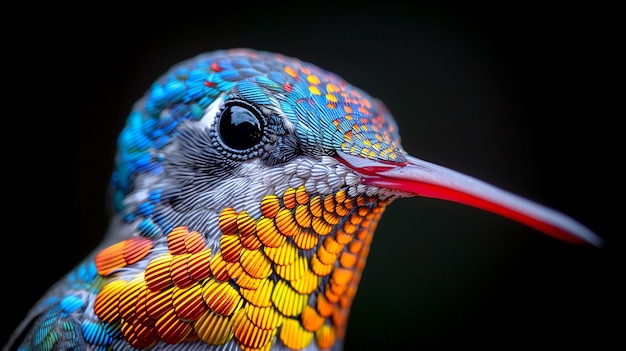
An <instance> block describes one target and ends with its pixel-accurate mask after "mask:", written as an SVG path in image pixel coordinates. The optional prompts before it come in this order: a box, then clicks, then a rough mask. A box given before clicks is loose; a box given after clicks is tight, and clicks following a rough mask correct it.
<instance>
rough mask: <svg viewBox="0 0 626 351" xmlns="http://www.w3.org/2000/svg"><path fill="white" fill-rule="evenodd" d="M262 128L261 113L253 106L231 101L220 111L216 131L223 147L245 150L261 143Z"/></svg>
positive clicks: (243, 102)
mask: <svg viewBox="0 0 626 351" xmlns="http://www.w3.org/2000/svg"><path fill="white" fill-rule="evenodd" d="M264 127H265V125H264V123H263V117H262V115H261V112H260V111H259V110H258V109H257V108H256V107H255V106H254V105H252V104H250V103H248V102H246V101H243V100H231V101H228V102H226V104H225V105H224V107H223V109H222V112H221V114H220V121H219V129H218V131H219V135H220V137H221V139H222V142H223V143H224V145H225V146H227V147H229V148H232V149H234V150H247V149H250V148H252V147H254V146H255V145H257V144H258V143H259V142H261V139H262V138H263V128H264Z"/></svg>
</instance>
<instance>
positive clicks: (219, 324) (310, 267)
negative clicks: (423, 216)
mask: <svg viewBox="0 0 626 351" xmlns="http://www.w3.org/2000/svg"><path fill="white" fill-rule="evenodd" d="M391 201H392V199H391V198H386V199H380V198H378V197H376V196H366V195H361V196H356V197H352V196H349V195H348V192H347V191H346V190H339V191H337V192H335V193H331V194H328V195H311V194H309V193H308V192H307V191H306V189H305V187H304V186H300V187H298V188H288V189H287V190H286V191H285V192H284V193H283V194H282V195H267V196H265V197H263V198H262V200H261V203H260V209H261V215H260V216H259V217H258V218H253V217H252V216H250V215H249V214H248V213H247V212H246V211H245V210H242V211H239V212H238V211H236V210H235V209H233V208H224V209H223V210H222V211H221V213H220V214H219V216H218V219H217V223H215V225H216V226H219V231H220V232H221V237H220V238H219V247H218V248H216V247H215V246H213V247H211V246H209V245H208V244H207V240H206V238H205V235H204V233H199V232H198V231H193V230H189V229H188V227H187V226H185V225H178V226H174V227H173V229H172V230H171V231H170V232H169V233H168V234H167V250H160V251H159V253H158V254H155V252H153V251H154V248H155V241H154V240H155V239H153V238H149V237H145V236H141V235H137V236H134V237H132V238H130V239H127V240H125V241H122V242H120V243H117V244H114V245H112V246H109V247H107V248H105V249H103V250H101V251H100V252H99V253H98V254H97V255H96V257H95V259H94V263H95V265H96V268H97V270H98V272H99V274H100V275H102V276H103V277H105V279H106V283H105V284H104V286H103V287H102V290H101V291H100V292H99V294H98V295H97V297H96V299H95V302H94V311H95V313H96V315H97V316H98V318H99V319H100V320H101V321H102V322H103V323H104V324H105V325H106V330H107V333H108V334H109V337H112V338H118V339H120V340H121V339H124V340H126V341H127V342H128V343H130V344H131V345H132V346H134V347H136V348H148V347H151V346H153V345H155V344H156V343H158V342H160V341H164V342H165V343H168V344H178V343H182V342H191V343H205V344H210V345H224V344H227V343H235V344H238V346H240V347H241V348H242V349H245V350H268V349H269V348H270V346H271V345H272V344H275V343H276V342H280V343H282V344H284V345H285V346H287V347H288V348H290V349H294V350H300V349H304V348H307V347H309V348H312V349H328V348H331V347H332V346H333V345H335V344H336V343H338V342H339V343H340V342H341V340H343V339H344V336H345V332H346V323H347V320H348V314H349V310H350V306H351V304H352V300H353V298H354V296H355V294H356V291H357V288H358V284H359V281H360V278H361V274H362V271H363V268H364V266H365V262H366V259H367V255H368V253H369V248H370V244H371V241H372V238H373V234H374V231H375V229H376V226H377V224H378V221H379V219H380V218H381V215H382V214H383V212H384V209H385V207H386V206H387V205H388V204H389V203H390V202H391ZM161 251H163V252H161ZM149 254H150V257H154V258H151V260H150V262H149V263H148V264H147V266H145V269H142V271H141V272H140V273H138V274H136V276H135V277H134V278H132V279H130V280H129V279H127V278H125V279H120V278H117V277H116V274H115V272H116V271H118V270H119V269H122V268H124V267H132V265H133V264H134V263H137V262H139V261H140V260H142V259H145V258H146V257H147V256H148V255H149Z"/></svg>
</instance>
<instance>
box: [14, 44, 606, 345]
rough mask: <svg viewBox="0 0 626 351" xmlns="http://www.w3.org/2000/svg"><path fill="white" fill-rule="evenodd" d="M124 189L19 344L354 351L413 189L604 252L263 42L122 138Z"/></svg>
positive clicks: (148, 98) (192, 83) (361, 95)
mask: <svg viewBox="0 0 626 351" xmlns="http://www.w3.org/2000/svg"><path fill="white" fill-rule="evenodd" d="M450 172H451V171H450ZM111 191H112V193H111V194H112V197H113V206H114V216H113V218H112V219H111V224H110V229H109V232H108V234H107V235H106V237H105V238H104V241H103V243H102V244H101V246H100V247H98V248H97V249H96V250H95V251H94V252H93V254H92V255H91V256H90V257H88V258H87V259H86V260H85V261H83V262H82V263H81V264H79V265H78V266H77V268H76V269H75V270H73V271H72V272H70V273H69V274H68V275H67V276H66V277H65V278H64V279H63V280H61V281H60V282H59V283H58V284H56V285H55V286H53V287H52V289H51V290H50V291H49V292H48V293H47V294H46V295H45V296H44V297H43V298H42V300H41V301H40V302H39V303H38V304H37V305H36V306H35V307H34V308H33V310H32V311H31V312H30V313H29V315H28V317H27V319H26V320H25V321H24V322H23V323H22V324H21V325H20V327H18V329H17V331H16V333H15V334H14V339H13V340H11V342H16V341H23V344H22V345H21V346H20V347H19V349H21V350H52V349H71V348H76V349H93V350H108V349H114V350H133V349H136V348H151V349H152V350H174V349H177V350H178V349H180V350H190V349H195V348H203V349H209V350H211V349H212V350H236V349H243V350H270V349H272V350H274V349H277V350H280V349H284V350H327V349H333V350H339V349H341V347H342V340H343V338H344V335H345V332H346V322H347V319H348V314H349V310H350V306H351V302H352V299H353V298H354V296H355V294H356V291H357V287H358V283H359V280H360V277H361V274H362V271H363V268H364V266H365V262H366V259H367V254H368V252H369V246H370V243H371V241H372V237H373V233H374V231H375V229H376V225H377V223H378V220H379V219H380V217H381V215H382V213H383V212H384V210H385V208H386V206H387V205H388V204H389V203H390V202H392V201H393V200H394V199H396V198H399V197H407V196H415V195H423V196H429V197H439V198H444V199H447V200H452V201H458V202H462V203H466V204H469V205H472V206H477V207H481V208H484V209H487V210H490V211H493V212H496V213H499V214H502V215H505V216H509V217H511V218H513V219H516V220H520V221H522V222H524V223H526V224H528V225H531V226H533V227H535V228H537V229H539V230H542V231H544V232H546V233H547V234H551V235H554V236H556V237H559V238H563V239H569V240H572V241H575V242H589V243H592V244H596V245H599V244H601V240H600V239H599V238H597V237H596V236H595V234H593V233H592V232H591V231H589V230H588V229H587V228H585V227H583V226H582V225H580V224H579V223H577V222H575V221H573V220H572V219H570V218H568V217H565V216H564V215H562V214H560V213H557V212H555V211H553V210H550V209H547V208H544V207H542V206H540V205H537V204H534V203H531V202H529V201H527V200H524V199H521V198H518V197H515V196H514V195H512V194H508V193H505V192H503V191H501V190H499V189H495V188H493V187H491V186H489V185H486V184H484V183H482V182H480V181H477V180H474V179H471V178H467V177H463V176H462V175H459V174H456V173H448V170H446V169H444V168H442V167H439V166H435V165H432V164H429V163H427V162H424V161H421V160H418V159H416V158H414V157H412V156H409V155H408V154H407V153H406V152H405V151H404V150H403V149H402V147H401V145H400V137H399V133H398V127H397V126H396V124H395V121H394V120H393V117H392V116H391V115H390V114H389V112H388V111H387V109H386V107H385V106H384V105H383V104H382V103H381V102H380V101H378V100H376V99H373V98H372V97H370V96H369V95H368V94H367V93H365V92H364V91H362V90H360V89H358V88H356V87H353V86H351V85H350V84H349V83H347V82H345V81H344V80H342V79H341V78H340V77H338V76H336V75H334V74H332V73H330V72H327V71H324V70H323V69H321V68H319V67H317V66H314V65H311V64H308V63H304V62H301V61H299V60H297V59H294V58H290V57H285V56H282V55H278V54H274V53H267V52H259V51H253V50H247V49H236V50H227V51H217V52H212V53H207V54H203V55H200V56H198V57H196V58H194V59H192V60H189V61H186V62H183V63H181V64H178V65H176V66H175V67H173V68H172V69H171V70H170V71H169V72H167V73H166V74H165V75H163V76H162V77H161V78H160V79H159V80H158V81H156V82H155V83H154V84H153V85H152V87H150V89H149V90H148V92H147V93H146V95H145V96H144V97H143V98H142V99H141V100H139V101H138V102H137V103H136V105H135V106H134V107H133V109H132V112H131V113H130V115H129V116H128V119H127V123H126V126H125V128H124V129H123V131H122V132H121V134H120V136H119V139H118V153H117V157H116V160H115V170H114V173H113V175H112V178H111ZM13 346H16V345H13ZM8 347H11V344H9V345H7V348H8Z"/></svg>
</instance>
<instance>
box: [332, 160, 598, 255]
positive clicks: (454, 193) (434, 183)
mask: <svg viewBox="0 0 626 351" xmlns="http://www.w3.org/2000/svg"><path fill="white" fill-rule="evenodd" d="M338 158H339V159H340V160H341V161H342V163H344V164H346V165H347V166H348V167H350V168H352V169H353V170H355V171H356V172H358V173H359V174H361V176H362V178H363V179H362V182H363V184H367V185H374V186H377V187H381V188H388V189H395V190H400V191H403V192H407V193H412V194H415V195H417V196H423V197H430V198H435V199H442V200H448V201H452V202H457V203H461V204H465V205H468V206H472V207H476V208H480V209H483V210H486V211H489V212H492V213H495V214H498V215H501V216H504V217H508V218H510V219H513V220H515V221H518V222H520V223H523V224H526V225H528V226H530V227H532V228H535V229H537V230H539V231H540V232H543V233H545V234H548V235H551V236H553V237H555V238H558V239H560V240H564V241H568V242H572V243H576V244H592V245H595V246H597V247H601V246H602V245H603V243H604V242H603V240H602V239H601V238H600V237H598V236H597V235H596V234H595V233H594V232H592V231H591V230H590V229H589V228H587V227H585V226H584V225H582V224H581V223H579V222H578V221H576V220H574V219H573V218H571V217H569V216H567V215H565V214H563V213H561V212H558V211H555V210H553V209H551V208H548V207H546V206H543V205H541V204H538V203H536V202H533V201H530V200H528V199H525V198H523V197H521V196H518V195H515V194H513V193H510V192H508V191H505V190H502V189H500V188H497V187H495V186H493V185H491V184H488V183H485V182H483V181H481V180H478V179H476V178H473V177H470V176H467V175H465V174H462V173H459V172H456V171H453V170H451V169H448V168H445V167H442V166H439V165H436V164H433V163H430V162H426V161H423V160H420V159H418V158H415V157H411V156H407V162H406V163H404V164H394V163H386V162H380V161H375V160H370V159H365V158H361V157H358V156H353V155H350V154H346V153H342V152H340V153H339V154H338Z"/></svg>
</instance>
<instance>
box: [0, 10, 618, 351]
mask: <svg viewBox="0 0 626 351" xmlns="http://www.w3.org/2000/svg"><path fill="white" fill-rule="evenodd" d="M93 6H94V7H93V8H94V9H93V10H88V9H83V8H59V7H55V8H36V10H37V11H36V12H37V13H40V15H37V16H35V15H34V14H33V13H32V11H29V12H24V13H16V14H15V15H16V19H17V21H16V22H15V23H16V24H15V25H12V26H11V27H10V28H7V30H6V31H5V33H7V35H6V37H7V41H6V43H5V49H6V50H5V53H4V54H3V55H4V56H5V60H6V59H9V61H5V71H6V72H5V82H4V83H5V84H6V85H5V86H4V88H5V89H4V90H3V91H4V93H3V97H4V99H3V102H4V105H5V107H6V111H7V112H6V113H7V114H6V115H5V116H4V119H5V121H6V122H5V127H4V128H3V131H4V140H5V145H6V146H5V149H4V153H3V157H4V159H5V166H4V172H3V173H4V175H5V176H7V177H8V178H7V177H5V180H4V186H5V189H4V190H5V191H4V197H5V201H4V203H5V205H6V206H5V207H4V208H7V209H8V212H6V213H8V214H9V216H8V218H7V219H6V220H5V223H6V225H5V226H4V233H3V237H4V240H3V246H4V247H3V249H4V251H5V255H3V260H4V261H5V262H3V267H4V269H3V290H4V294H3V296H4V299H6V300H5V310H4V311H3V319H4V320H5V323H4V326H5V327H4V328H3V330H4V331H3V340H4V339H5V338H7V337H8V334H9V333H10V331H11V330H12V328H13V327H14V326H15V325H17V323H18V322H19V320H20V319H21V318H23V316H24V314H25V313H26V311H27V310H28V308H30V306H31V304H32V303H33V302H35V300H36V299H37V298H38V297H39V296H40V295H41V294H43V292H44V291H45V289H47V288H48V287H49V286H50V285H51V284H52V283H53V282H54V281H56V280H57V279H58V278H60V277H61V276H62V275H63V274H64V273H65V272H66V271H68V270H69V269H71V268H72V267H73V266H74V265H75V264H76V263H77V262H78V261H79V260H80V259H81V258H82V257H83V256H84V255H86V254H87V253H88V252H89V251H91V250H92V249H93V248H94V247H95V246H96V245H97V244H98V242H99V241H100V239H101V237H102V235H103V234H104V232H105V229H106V224H107V212H106V207H105V203H106V192H105V188H106V185H107V182H108V179H109V175H110V172H111V170H112V162H113V155H114V152H115V142H116V137H117V134H118V133H119V131H120V130H121V128H122V126H123V123H124V119H125V117H126V115H127V114H128V112H129V111H130V108H131V105H132V104H133V102H134V101H135V100H136V99H138V98H139V97H140V96H141V95H142V94H143V93H144V91H145V90H146V89H148V87H149V85H150V83H151V82H152V80H154V79H155V78H157V77H158V76H159V75H160V74H162V73H163V72H164V71H165V70H167V69H168V68H169V67H170V66H171V65H173V64H174V63H176V62H178V61H180V60H184V59H187V58H190V57H192V56H195V55H196V54H199V53H201V52H205V51H211V50H214V49H223V48H229V47H250V48H254V49H262V50H268V51H277V52H281V53H283V54H286V55H290V56H296V57H298V58H301V59H303V60H305V61H309V62H313V63H316V64H317V65H319V66H321V67H323V68H325V69H328V70H330V71H333V72H335V73H338V74H339V75H341V76H342V77H343V78H345V79H346V80H348V81H349V82H351V83H352V84H354V85H356V86H358V87H360V88H362V89H364V90H365V91H367V92H369V93H370V94H371V95H372V96H375V97H378V98H380V99H382V100H383V101H385V102H386V104H387V105H388V107H389V108H390V110H391V111H392V113H393V114H394V115H395V117H396V119H397V121H398V124H399V125H400V131H401V135H402V137H403V145H404V147H405V149H406V150H407V151H408V152H409V153H411V154H412V155H414V156H417V157H420V158H423V159H425V160H428V161H431V162H434V163H438V164H442V165H444V166H447V167H449V168H453V169H455V170H457V171H461V172H463V173H466V174H470V175H472V176H475V177H477V178H480V179H483V180H485V181H488V182H490V183H492V184H494V185H497V186H499V187H502V188H504V189H507V190H510V191H512V192H515V193H518V194H520V195H523V196H525V197H528V198H530V199H533V200H535V201H538V202H540V203H543V204H545V205H548V206H550V207H553V208H556V209H558V210H560V211H562V212H564V213H566V214H569V215H571V216H572V217H574V218H576V219H578V220H579V221H581V222H582V223H584V224H585V225H587V226H589V227H590V228H591V229H592V230H594V231H595V232H597V233H598V234H599V235H600V236H602V237H603V238H604V239H605V240H606V246H605V247H604V248H603V249H596V248H593V247H587V246H573V245H569V244H565V243H562V242H559V241H557V240H554V239H552V238H550V237H547V236H544V235H542V234H540V233H538V232H536V231H534V230H532V229H529V228H527V227H525V226H523V225H520V224H517V223H515V222H512V221H510V220H507V219H504V218H501V217H498V216H495V215H492V214H489V213H486V212H483V211H480V210H476V209H472V208H468V207H464V206H462V205H456V204H451V203H448V202H443V201H438V200H430V199H423V198H413V199H402V200H398V201H396V202H395V203H393V204H392V205H391V206H390V207H389V208H388V209H387V211H386V214H385V215H384V216H383V219H382V220H381V222H380V224H379V229H378V231H377V233H376V236H375V238H374V242H373V246H372V250H371V252H370V256H369V258H368V264H367V267H366V269H365V272H364V275H363V278H362V282H361V285H360V287H359V293H358V294H357V297H356V299H355V301H354V304H353V309H352V312H351V316H350V322H349V329H348V330H349V331H348V334H347V338H346V341H345V346H346V347H345V348H346V350H359V349H362V348H365V347H367V348H368V349H369V348H371V347H376V346H387V347H390V348H392V347H394V346H407V345H408V346H412V347H414V348H415V349H421V350H435V349H444V348H445V349H447V348H451V347H459V346H467V347H478V348H504V349H508V348H511V347H515V346H524V347H547V346H559V347H562V348H565V347H573V346H579V347H580V346H594V347H595V349H605V348H607V347H608V345H609V344H612V343H613V342H617V344H618V345H619V344H623V342H622V341H621V340H620V339H617V337H618V336H619V335H620V334H621V333H622V332H623V329H624V328H623V321H622V318H623V312H624V311H623V306H622V296H623V289H622V288H621V283H622V282H623V280H624V271H623V259H622V257H620V256H618V255H617V252H618V250H619V244H618V243H617V241H618V239H620V238H619V237H621V235H622V234H623V233H624V227H623V221H621V219H622V218H623V213H622V212H623V211H622V210H623V203H622V202H621V201H622V196H623V190H622V189H623V177H622V174H621V171H620V169H621V168H620V167H622V165H621V163H622V160H623V156H622V153H621V152H620V154H619V155H618V151H621V150H622V147H620V148H618V145H622V143H619V141H620V140H619V139H618V137H621V132H620V130H621V128H622V127H621V126H620V122H619V121H620V120H621V119H623V117H624V114H623V110H622V108H621V106H620V107H619V108H618V109H616V108H615V105H614V103H615V102H618V101H622V100H623V96H622V94H618V92H619V91H623V87H622V85H621V84H622V83H621V82H622V81H623V78H618V75H617V73H618V71H617V67H616V65H615V63H616V60H617V59H616V55H617V50H616V49H617V47H618V46H619V45H622V44H623V39H622V38H620V39H619V41H618V40H616V39H615V36H616V30H617V28H618V23H617V22H615V20H614V19H613V18H614V14H615V13H616V12H617V10H616V9H615V8H611V7H603V6H602V5H601V4H600V3H594V5H593V6H587V7H573V6H556V5H554V6H553V5H545V4H531V3H526V2H525V3H520V4H517V5H506V6H503V5H495V6H494V5H489V6H481V5H477V4H475V3H474V4H473V5H471V6H470V5H467V6H460V5H448V6H421V5H414V6H413V7H408V6H399V5H396V4H393V3H387V2H386V4H385V5H376V6H372V7H369V6H368V5H364V3H363V4H358V5H357V4H355V5H354V6H347V5H346V6H344V5H341V6H340V5H331V3H330V2H328V3H326V2H295V1H294V2H289V3H273V5H260V4H258V5H255V6H251V5H248V4H246V3H240V2H232V3H231V4H222V5H220V6H217V5H211V4H208V5H206V6H204V7H196V6H195V5H192V4H184V3H182V2H181V3H172V4H169V5H167V6H164V7H163V8H161V9H156V8H155V7H156V6H157V5H156V3H154V5H152V7H150V8H147V7H146V8H139V9H134V10H132V11H131V10H130V9H126V8H108V7H105V6H101V7H97V6H98V5H93ZM30 10H35V9H30ZM7 16H9V17H12V14H8V13H7ZM7 92H8V93H7Z"/></svg>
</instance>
